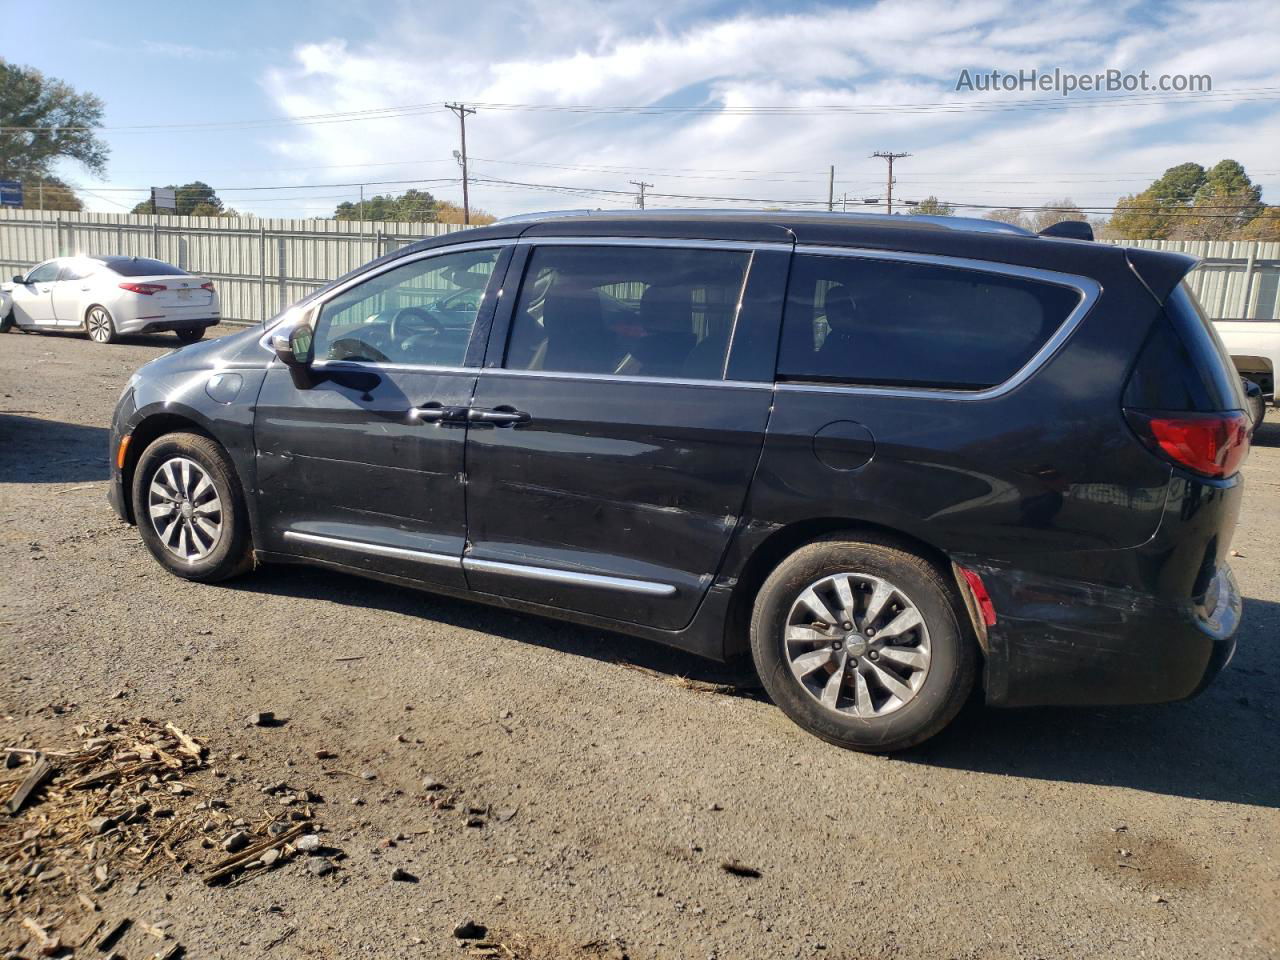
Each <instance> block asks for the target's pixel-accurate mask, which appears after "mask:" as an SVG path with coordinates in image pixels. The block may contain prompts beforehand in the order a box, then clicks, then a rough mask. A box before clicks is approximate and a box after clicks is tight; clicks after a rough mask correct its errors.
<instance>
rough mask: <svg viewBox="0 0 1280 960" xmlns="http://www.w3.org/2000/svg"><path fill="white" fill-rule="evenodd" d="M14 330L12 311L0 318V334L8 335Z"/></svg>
mask: <svg viewBox="0 0 1280 960" xmlns="http://www.w3.org/2000/svg"><path fill="white" fill-rule="evenodd" d="M12 329H13V311H12V310H10V311H9V312H8V313H6V314H5V315H4V316H3V317H0V333H8V332H9V331H10V330H12Z"/></svg>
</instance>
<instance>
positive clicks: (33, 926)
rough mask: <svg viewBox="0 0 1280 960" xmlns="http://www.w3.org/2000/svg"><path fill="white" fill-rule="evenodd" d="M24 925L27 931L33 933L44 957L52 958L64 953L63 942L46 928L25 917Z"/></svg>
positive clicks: (37, 947)
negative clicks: (56, 954)
mask: <svg viewBox="0 0 1280 960" xmlns="http://www.w3.org/2000/svg"><path fill="white" fill-rule="evenodd" d="M22 925H23V926H24V927H25V928H26V929H27V930H29V931H31V936H32V937H34V938H35V941H36V949H38V950H39V951H40V953H41V954H42V955H43V956H46V957H51V956H53V955H54V954H55V953H61V952H62V941H61V940H59V939H58V938H57V937H56V936H54V935H52V934H50V933H49V932H48V931H47V930H45V928H44V927H42V926H40V924H38V923H36V922H35V921H34V920H32V919H31V918H30V917H23V918H22Z"/></svg>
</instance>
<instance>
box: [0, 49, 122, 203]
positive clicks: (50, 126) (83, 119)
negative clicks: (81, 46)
mask: <svg viewBox="0 0 1280 960" xmlns="http://www.w3.org/2000/svg"><path fill="white" fill-rule="evenodd" d="M102 109H103V105H102V101H101V100H100V99H98V98H97V97H96V96H94V95H93V94H92V93H77V92H76V91H75V89H74V88H72V87H71V86H70V85H69V84H66V83H63V82H62V81H61V80H57V79H55V78H53V77H46V76H45V75H44V74H42V73H41V72H40V71H39V70H34V69H32V68H31V67H20V66H18V65H16V64H12V63H9V62H8V61H6V60H0V127H2V128H6V129H3V130H0V179H4V180H23V181H28V180H31V181H39V180H40V179H41V178H49V176H50V173H51V171H52V169H53V164H54V163H55V162H56V161H58V160H62V159H69V160H76V161H78V162H79V163H81V164H83V165H84V166H85V168H86V169H88V170H89V171H90V172H91V173H94V174H98V175H101V174H102V173H103V172H104V171H105V170H106V164H107V153H108V148H107V145H106V143H104V142H103V141H102V140H100V139H99V138H98V137H97V136H95V135H94V133H93V130H92V128H93V127H97V126H100V125H101V123H102Z"/></svg>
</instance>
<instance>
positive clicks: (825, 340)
mask: <svg viewBox="0 0 1280 960" xmlns="http://www.w3.org/2000/svg"><path fill="white" fill-rule="evenodd" d="M1079 302H1080V293H1079V292H1078V291H1077V290H1075V289H1072V288H1069V287H1064V286H1059V285H1057V284H1051V283H1045V282H1042V281H1038V280H1031V279H1027V278H1024V277H1015V276H1009V275H1007V274H1001V273H987V272H983V271H980V270H971V269H961V268H957V267H949V266H939V265H936V264H931V263H915V262H911V261H894V260H877V259H872V258H863V257H839V256H820V255H816V254H799V255H797V256H796V258H795V262H794V265H793V266H792V271H791V282H790V285H789V287H788V292H787V304H786V312H785V314H784V316H783V330H782V346H781V350H780V352H779V356H778V378H779V379H780V380H799V381H834V382H839V383H850V384H866V385H871V386H916V387H932V388H946V389H961V390H965V389H968V390H978V389H983V388H986V387H992V386H995V385H997V384H1000V383H1003V382H1004V381H1006V380H1008V379H1009V378H1010V377H1012V376H1013V375H1014V374H1015V373H1017V371H1018V370H1019V369H1020V368H1021V367H1022V366H1023V365H1024V364H1025V363H1026V362H1027V361H1028V360H1030V359H1031V358H1032V356H1034V355H1035V353H1036V351H1037V350H1039V349H1040V348H1041V347H1042V346H1044V344H1045V342H1046V341H1047V340H1048V339H1049V338H1050V337H1051V336H1053V334H1054V332H1055V331H1056V330H1057V329H1058V328H1059V327H1060V326H1062V324H1063V322H1064V321H1066V319H1067V317H1068V316H1070V314H1071V311H1072V310H1074V309H1075V307H1076V306H1077V305H1078V304H1079Z"/></svg>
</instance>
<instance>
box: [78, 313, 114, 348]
mask: <svg viewBox="0 0 1280 960" xmlns="http://www.w3.org/2000/svg"><path fill="white" fill-rule="evenodd" d="M84 327H85V331H86V332H87V333H88V334H89V339H90V340H92V341H93V342H94V343H112V342H114V341H115V339H116V323H115V321H114V320H112V319H111V314H109V313H107V311H106V308H105V307H99V306H92V307H90V308H89V312H88V313H87V314H85V318H84Z"/></svg>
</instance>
